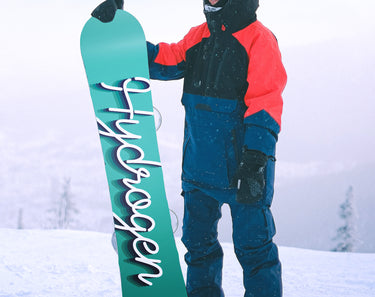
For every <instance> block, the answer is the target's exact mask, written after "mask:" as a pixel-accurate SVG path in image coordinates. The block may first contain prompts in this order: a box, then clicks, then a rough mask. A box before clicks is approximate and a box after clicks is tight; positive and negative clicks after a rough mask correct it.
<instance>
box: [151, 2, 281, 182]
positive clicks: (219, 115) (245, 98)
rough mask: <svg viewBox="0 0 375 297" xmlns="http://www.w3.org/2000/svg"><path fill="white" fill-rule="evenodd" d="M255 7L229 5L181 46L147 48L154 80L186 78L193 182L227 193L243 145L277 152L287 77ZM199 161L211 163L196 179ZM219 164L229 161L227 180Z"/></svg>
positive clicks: (187, 170) (186, 175)
mask: <svg viewBox="0 0 375 297" xmlns="http://www.w3.org/2000/svg"><path fill="white" fill-rule="evenodd" d="M205 4H206V3H205ZM257 7H258V1H257V0H228V2H227V3H226V5H225V6H224V7H223V8H222V9H220V10H219V11H207V10H205V15H206V19H207V22H206V23H204V24H202V25H199V26H197V27H194V28H192V29H191V30H190V31H189V33H188V34H187V35H186V36H185V37H184V38H183V39H182V40H181V41H180V42H178V43H173V44H167V43H159V44H158V45H153V44H151V43H148V44H147V45H148V55H149V64H150V77H151V78H152V79H159V80H172V79H180V78H184V90H183V98H182V103H183V104H184V106H185V110H186V125H185V143H184V150H185V155H188V156H184V166H183V167H184V168H183V179H184V180H186V181H188V182H193V183H199V184H202V185H209V186H212V187H216V188H217V187H218V188H226V187H228V186H229V182H228V181H230V178H231V175H233V174H234V171H235V169H236V167H237V165H238V162H239V159H240V157H239V156H240V152H241V148H242V147H243V146H244V145H246V146H247V147H248V148H249V149H254V150H259V151H262V152H264V153H265V154H267V155H272V156H274V154H275V143H276V141H277V135H278V133H279V131H280V125H281V113H282V106H283V101H282V97H281V94H282V91H283V89H284V87H285V84H286V73H285V69H284V67H283V64H282V61H281V55H280V51H279V48H278V44H277V40H276V38H275V36H274V35H273V34H272V32H271V31H269V30H268V29H267V28H266V27H264V26H263V25H262V24H261V23H260V22H259V21H257V20H256V14H255V11H256V9H257ZM227 143H232V144H233V147H230V148H228V145H227ZM185 158H192V161H191V162H185V161H186V160H185ZM201 158H203V159H202V161H203V162H205V163H207V162H208V163H209V164H206V165H207V168H201V174H200V175H199V174H198V176H197V173H196V172H195V171H198V172H199V170H200V169H199V168H196V165H194V164H195V163H197V162H199V159H201ZM207 158H208V159H207ZM218 158H223V159H225V161H224V162H223V165H222V166H221V167H225V168H223V169H222V170H223V174H218V171H220V170H221V168H219V167H218V166H217V159H218ZM205 160H206V161H205ZM215 160H216V161H215ZM186 163H188V165H186ZM206 165H205V166H206ZM224 165H225V166H224ZM211 167H212V168H211ZM229 167H230V168H229ZM232 167H233V168H232ZM193 171H194V172H193ZM211 171H212V173H213V175H214V177H212V179H209V180H207V174H208V175H209V174H210V172H211ZM218 178H219V179H220V178H221V179H223V178H224V179H225V180H224V181H223V182H219V181H218V180H217V179H218Z"/></svg>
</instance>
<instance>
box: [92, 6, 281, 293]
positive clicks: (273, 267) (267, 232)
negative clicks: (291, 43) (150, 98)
mask: <svg viewBox="0 0 375 297" xmlns="http://www.w3.org/2000/svg"><path fill="white" fill-rule="evenodd" d="M203 2H204V3H203V4H204V14H205V16H206V22H205V23H203V24H201V25H199V26H197V27H193V28H192V29H191V30H190V31H189V32H188V34H187V35H186V36H185V37H184V38H183V39H182V40H181V41H180V42H178V43H173V44H167V43H159V44H157V45H154V44H151V43H147V48H148V56H149V66H150V77H151V78H152V79H159V80H173V79H181V78H184V88H183V97H182V104H183V105H184V107H185V111H186V115H185V135H184V143H183V164H182V188H183V196H184V219H183V237H182V241H183V243H184V244H185V246H186V248H187V251H188V252H187V254H186V255H185V261H186V263H187V265H188V271H187V284H186V289H187V292H188V296H189V297H223V296H224V293H223V290H222V284H221V283H222V266H223V251H222V248H221V246H220V243H219V241H218V238H217V235H218V234H217V225H218V221H219V219H220V218H221V206H222V205H223V204H224V203H226V204H228V205H229V207H230V210H231V215H232V222H233V243H234V247H235V253H236V256H237V258H238V260H239V262H240V264H241V266H242V268H243V283H244V287H245V297H250V296H253V297H263V296H264V297H271V296H272V297H279V296H282V281H281V264H280V261H279V256H278V249H277V246H276V245H275V244H274V243H273V241H272V238H273V236H274V235H275V225H274V220H273V217H272V213H271V210H270V206H271V203H272V199H273V192H274V171H275V161H276V159H275V146H276V142H277V139H278V134H279V131H280V125H281V113H282V106H283V101H282V96H281V95H282V91H283V90H284V87H285V84H286V73H285V69H284V67H283V64H282V61H281V55H280V51H279V48H278V44H277V40H276V38H275V36H274V35H273V34H272V33H271V31H269V30H268V29H267V28H266V27H264V26H263V25H262V24H261V22H259V21H258V20H257V15H256V10H257V8H258V6H259V3H258V2H259V1H258V0H204V1H203ZM122 6H123V1H118V0H107V1H105V2H104V3H102V4H101V5H100V6H99V7H98V8H97V9H95V10H94V12H93V16H94V17H96V18H98V19H100V20H101V21H103V22H108V21H111V20H112V19H113V16H114V14H115V11H116V9H122Z"/></svg>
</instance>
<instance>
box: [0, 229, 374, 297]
mask: <svg viewBox="0 0 375 297" xmlns="http://www.w3.org/2000/svg"><path fill="white" fill-rule="evenodd" d="M176 242H177V248H178V251H179V254H180V260H181V265H182V270H183V273H184V272H185V269H186V267H185V264H184V262H183V260H182V259H183V254H184V247H183V246H182V244H181V242H180V240H179V239H177V240H176ZM223 248H224V253H225V263H224V281H223V282H224V283H223V286H224V290H225V292H226V296H227V297H240V296H243V288H242V283H241V269H240V267H239V265H238V263H237V261H236V259H235V255H234V253H233V247H232V245H231V244H230V243H224V244H223ZM280 257H281V261H282V263H283V281H284V296H285V297H349V296H350V297H373V296H375V254H356V253H332V252H322V251H313V250H305V249H297V248H288V247H281V248H280ZM16 296H17V297H26V296H32V297H67V296H69V297H74V296H77V297H78V296H79V297H82V296H85V297H115V296H121V290H120V278H119V271H118V265H117V255H116V254H115V252H114V251H113V249H112V246H111V235H110V234H105V233H97V232H88V231H69V230H58V231H57V230H54V231H53V230H14V229H0V297H16Z"/></svg>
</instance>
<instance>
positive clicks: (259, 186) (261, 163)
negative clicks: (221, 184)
mask: <svg viewBox="0 0 375 297" xmlns="http://www.w3.org/2000/svg"><path fill="white" fill-rule="evenodd" d="M267 161H268V156H267V155H265V154H264V153H262V152H260V151H256V150H249V149H247V148H244V150H243V152H242V161H241V163H240V165H239V167H238V169H237V172H236V174H235V175H234V177H233V180H232V183H231V186H232V187H236V188H237V189H238V191H237V196H236V201H237V202H239V203H244V204H251V203H255V202H258V201H259V200H261V199H262V198H263V190H264V187H265V184H266V182H265V177H264V171H265V168H266V165H267Z"/></svg>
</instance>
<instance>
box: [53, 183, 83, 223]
mask: <svg viewBox="0 0 375 297" xmlns="http://www.w3.org/2000/svg"><path fill="white" fill-rule="evenodd" d="M72 198H73V194H72V192H71V184H70V178H65V179H64V182H63V183H62V193H61V194H60V195H59V197H58V198H55V199H58V201H56V202H54V207H53V208H52V209H50V210H49V212H50V213H52V214H53V217H51V218H50V224H51V227H52V228H53V229H67V228H69V227H70V226H71V224H72V223H73V222H74V215H75V214H77V213H79V211H78V210H77V208H76V207H75V205H74V202H73V200H72Z"/></svg>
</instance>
